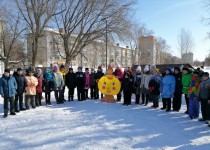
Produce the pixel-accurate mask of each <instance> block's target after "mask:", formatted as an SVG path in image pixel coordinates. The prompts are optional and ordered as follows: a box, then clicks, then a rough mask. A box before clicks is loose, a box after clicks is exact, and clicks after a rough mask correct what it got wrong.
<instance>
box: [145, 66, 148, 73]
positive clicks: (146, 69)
mask: <svg viewBox="0 0 210 150" xmlns="http://www.w3.org/2000/svg"><path fill="white" fill-rule="evenodd" d="M148 71H149V65H146V66H145V67H144V72H145V73H146V72H148Z"/></svg>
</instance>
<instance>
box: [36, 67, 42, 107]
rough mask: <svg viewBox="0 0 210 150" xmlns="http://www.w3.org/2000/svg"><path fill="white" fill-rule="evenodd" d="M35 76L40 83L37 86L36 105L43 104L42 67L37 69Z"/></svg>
mask: <svg viewBox="0 0 210 150" xmlns="http://www.w3.org/2000/svg"><path fill="white" fill-rule="evenodd" d="M35 77H36V78H37V80H38V85H37V86H36V97H35V102H36V107H39V106H42V102H41V100H42V82H43V75H42V70H41V69H40V68H38V69H37V73H36V74H35Z"/></svg>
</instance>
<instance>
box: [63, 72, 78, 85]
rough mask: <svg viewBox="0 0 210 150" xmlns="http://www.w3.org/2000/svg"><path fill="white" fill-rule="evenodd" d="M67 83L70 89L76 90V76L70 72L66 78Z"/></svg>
mask: <svg viewBox="0 0 210 150" xmlns="http://www.w3.org/2000/svg"><path fill="white" fill-rule="evenodd" d="M65 79H66V81H65V83H66V86H67V87H68V88H75V87H76V82H77V81H76V74H75V73H70V72H68V73H67V74H66V76H65Z"/></svg>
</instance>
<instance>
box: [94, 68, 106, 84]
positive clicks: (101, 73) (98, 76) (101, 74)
mask: <svg viewBox="0 0 210 150" xmlns="http://www.w3.org/2000/svg"><path fill="white" fill-rule="evenodd" d="M103 76H104V73H103V72H102V71H97V73H96V74H95V76H94V79H95V84H96V85H98V81H99V79H100V78H101V77H103Z"/></svg>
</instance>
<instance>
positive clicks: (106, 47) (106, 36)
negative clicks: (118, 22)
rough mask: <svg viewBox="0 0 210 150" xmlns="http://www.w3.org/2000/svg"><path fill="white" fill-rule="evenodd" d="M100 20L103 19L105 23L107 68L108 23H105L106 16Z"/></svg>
mask: <svg viewBox="0 0 210 150" xmlns="http://www.w3.org/2000/svg"><path fill="white" fill-rule="evenodd" d="M102 21H105V23H106V28H105V29H106V69H107V66H108V65H107V55H108V54H107V49H108V25H107V19H106V18H103V19H102Z"/></svg>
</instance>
